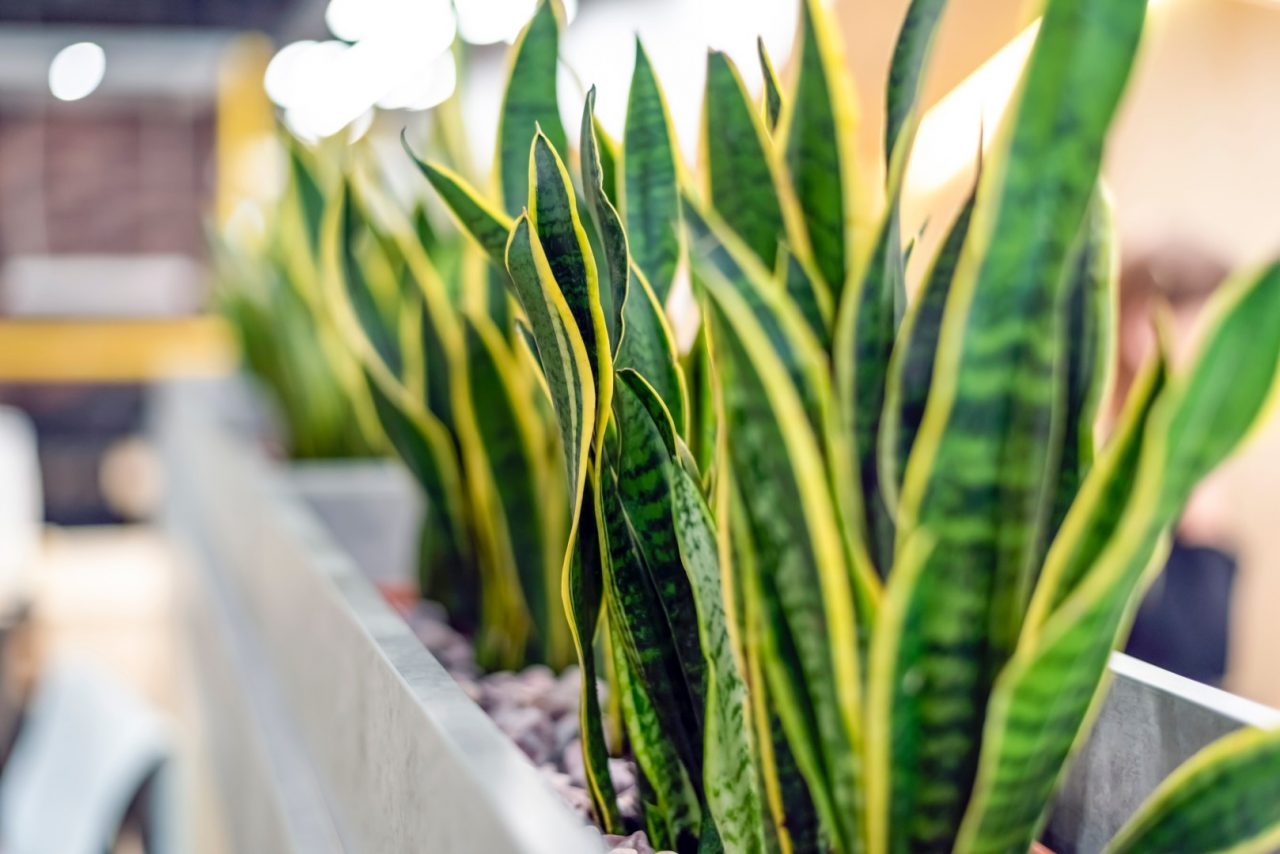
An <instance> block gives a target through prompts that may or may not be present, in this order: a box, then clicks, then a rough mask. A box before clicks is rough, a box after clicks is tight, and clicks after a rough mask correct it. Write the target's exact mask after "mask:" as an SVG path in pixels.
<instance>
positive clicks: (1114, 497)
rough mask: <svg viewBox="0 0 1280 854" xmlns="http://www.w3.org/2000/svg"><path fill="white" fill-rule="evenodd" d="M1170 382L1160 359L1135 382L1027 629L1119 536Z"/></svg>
mask: <svg viewBox="0 0 1280 854" xmlns="http://www.w3.org/2000/svg"><path fill="white" fill-rule="evenodd" d="M1167 379H1168V365H1167V364H1166V363H1165V361H1164V359H1163V358H1157V359H1155V360H1153V361H1152V362H1151V363H1150V364H1149V365H1147V366H1146V368H1144V370H1143V372H1142V374H1141V375H1140V376H1139V377H1138V379H1137V380H1136V381H1135V382H1134V385H1133V389H1132V390H1131V391H1130V393H1129V399H1128V400H1127V401H1126V402H1125V409H1124V412H1123V414H1122V415H1121V418H1120V421H1119V424H1118V425H1117V427H1116V428H1115V430H1114V432H1113V435H1112V437H1111V441H1110V442H1109V443H1108V445H1107V448H1106V450H1105V451H1104V453H1103V455H1102V458H1101V459H1100V460H1099V461H1098V465H1097V466H1095V467H1094V468H1093V469H1092V470H1091V471H1090V472H1089V475H1088V477H1087V478H1086V479H1085V481H1084V484H1083V485H1082V487H1081V490H1080V493H1079V495H1078V496H1077V499H1076V500H1075V501H1074V502H1073V503H1072V506H1071V510H1070V512H1068V514H1067V517H1066V520H1065V521H1064V523H1063V526H1062V528H1061V529H1060V530H1059V532H1058V535H1057V536H1056V537H1055V538H1054V541H1053V543H1052V545H1051V546H1050V548H1049V553H1048V555H1047V556H1046V558H1045V564H1044V568H1043V570H1042V571H1041V573H1040V580H1039V581H1038V582H1037V584H1036V590H1035V593H1034V594H1033V595H1032V597H1031V604H1030V605H1029V606H1028V608H1027V618H1026V622H1025V623H1024V625H1025V627H1026V630H1027V631H1035V630H1037V629H1038V627H1039V626H1041V625H1043V624H1044V621H1045V620H1047V619H1048V617H1049V615H1050V614H1051V613H1053V611H1055V610H1056V609H1057V608H1058V606H1059V605H1061V604H1062V603H1063V601H1065V600H1066V598H1067V597H1068V596H1070V595H1071V594H1072V593H1074V592H1075V590H1076V589H1077V588H1078V587H1079V585H1080V581H1081V580H1082V579H1083V578H1084V577H1085V576H1086V575H1087V574H1088V573H1089V571H1090V570H1091V569H1092V568H1093V566H1094V564H1095V563H1096V562H1097V561H1098V558H1099V557H1100V556H1101V555H1102V553H1103V551H1104V550H1105V549H1106V547H1107V545H1108V544H1109V543H1110V542H1111V539H1112V538H1113V537H1114V536H1115V533H1116V530H1117V528H1118V527H1119V525H1120V521H1121V519H1122V518H1123V515H1124V509H1125V507H1126V506H1128V504H1129V502H1130V500H1131V498H1132V495H1133V485H1134V481H1135V480H1136V478H1137V476H1138V463H1139V461H1140V459H1141V456H1142V441H1143V437H1144V436H1145V435H1146V430H1147V425H1148V423H1149V422H1150V419H1151V411H1152V407H1153V406H1154V405H1155V402H1156V401H1157V400H1158V399H1159V396H1160V394H1161V392H1162V391H1163V390H1164V387H1165V383H1166V381H1167Z"/></svg>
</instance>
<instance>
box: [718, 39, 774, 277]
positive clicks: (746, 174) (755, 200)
mask: <svg viewBox="0 0 1280 854" xmlns="http://www.w3.org/2000/svg"><path fill="white" fill-rule="evenodd" d="M702 161H703V163H704V164H705V165H706V171H707V187H708V198H709V199H710V202H711V206H712V207H714V208H715V209H716V210H717V211H718V212H719V213H720V215H721V216H722V217H723V218H724V220H725V222H727V223H728V224H729V226H730V228H732V229H733V230H734V231H735V232H737V234H738V236H739V237H741V238H742V240H743V242H744V243H746V245H747V246H748V247H750V249H751V251H752V252H754V253H755V254H756V256H757V257H758V258H759V259H760V261H761V262H762V263H763V264H764V266H765V267H766V268H767V269H773V267H774V265H775V264H776V263H777V260H778V241H779V239H781V238H782V237H783V236H784V235H785V234H786V226H785V221H784V219H783V210H782V202H781V201H780V200H779V198H778V181H777V175H776V167H775V164H774V163H773V161H772V158H771V155H770V149H769V143H768V142H767V141H766V139H765V133H764V128H763V126H762V125H761V124H760V117H759V116H757V115H756V111H755V108H754V107H753V106H752V105H751V100H750V98H749V97H748V95H747V90H746V87H745V86H744V85H743V83H742V77H741V76H740V75H739V74H738V69H737V67H735V66H734V64H733V61H732V60H731V59H729V57H728V56H726V55H725V54H724V53H721V52H720V51H711V52H710V53H708V54H707V90H706V94H705V96H704V100H703V116H702Z"/></svg>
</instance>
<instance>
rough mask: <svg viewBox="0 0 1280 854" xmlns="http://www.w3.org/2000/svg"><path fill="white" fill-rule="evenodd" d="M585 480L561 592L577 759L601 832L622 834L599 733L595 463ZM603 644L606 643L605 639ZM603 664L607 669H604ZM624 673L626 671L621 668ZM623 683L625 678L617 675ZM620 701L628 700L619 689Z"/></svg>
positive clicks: (599, 534) (604, 557) (599, 530)
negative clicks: (577, 678) (573, 664)
mask: <svg viewBox="0 0 1280 854" xmlns="http://www.w3.org/2000/svg"><path fill="white" fill-rule="evenodd" d="M593 469H594V470H593V471H592V473H591V476H590V477H588V478H587V479H586V483H585V486H584V491H583V496H582V509H581V512H580V515H579V519H578V520H577V523H578V524H577V531H576V532H572V533H574V534H575V536H576V539H575V540H574V541H573V551H572V552H571V554H570V556H569V560H568V564H567V567H566V570H565V572H564V585H563V588H562V596H563V598H564V607H565V614H566V615H567V616H568V619H569V633H570V635H571V636H572V637H573V643H574V647H575V649H576V650H577V653H578V667H579V669H580V671H581V673H582V693H581V695H580V696H579V699H578V725H579V728H580V730H581V732H582V763H583V771H584V773H585V776H586V782H587V792H588V794H590V796H591V807H592V810H593V811H594V812H595V817H596V822H597V824H599V825H600V829H601V830H603V831H604V832H606V833H622V832H623V831H622V816H621V814H620V813H619V811H618V796H617V793H616V792H615V790H614V786H613V778H612V777H610V776H609V750H608V746H607V744H606V742H605V736H604V716H603V715H602V714H601V710H600V695H599V692H598V691H597V688H596V678H597V674H598V673H600V672H602V670H600V669H598V668H597V666H596V643H595V638H596V631H597V628H598V627H599V624H600V623H601V622H602V620H601V606H602V603H603V601H604V600H603V596H604V584H605V580H604V572H605V564H606V562H607V561H608V559H609V558H608V554H607V553H606V552H605V551H604V549H606V548H607V547H608V546H607V541H606V539H605V531H604V525H605V521H604V507H603V504H602V503H601V495H600V477H599V468H598V467H593ZM606 645H608V644H606ZM605 669H607V668H605ZM623 675H624V676H625V671H624V672H623ZM617 681H623V682H625V678H624V679H622V680H617ZM622 702H623V704H625V703H627V702H629V700H628V696H627V694H626V693H624V695H623V697H622Z"/></svg>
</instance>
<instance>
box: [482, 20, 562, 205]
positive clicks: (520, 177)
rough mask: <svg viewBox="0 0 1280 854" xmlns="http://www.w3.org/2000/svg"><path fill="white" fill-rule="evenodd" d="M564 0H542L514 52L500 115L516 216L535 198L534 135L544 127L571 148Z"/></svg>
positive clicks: (505, 186)
mask: <svg viewBox="0 0 1280 854" xmlns="http://www.w3.org/2000/svg"><path fill="white" fill-rule="evenodd" d="M557 3H558V0H539V3H538V10H537V11H536V12H534V15H533V18H532V19H531V20H530V21H529V23H528V24H526V25H525V28H524V29H523V30H522V31H521V32H520V37H519V38H518V39H517V40H516V44H515V47H514V48H512V51H511V56H512V60H511V69H510V71H509V72H508V74H507V89H506V92H505V93H504V94H503V97H502V112H501V113H500V115H499V118H498V153H497V158H498V166H497V173H498V174H497V178H498V186H499V189H500V195H501V198H502V207H503V208H504V209H505V210H506V212H507V214H509V215H510V216H516V215H518V214H519V213H520V211H521V209H523V208H524V206H525V205H526V204H527V200H528V197H529V140H530V139H532V138H533V135H534V132H535V131H536V130H537V129H538V128H541V129H542V132H543V133H544V134H546V136H547V138H548V140H549V141H550V143H551V145H552V146H554V147H555V148H556V149H557V150H559V151H568V148H567V146H566V143H567V137H566V136H565V132H564V125H563V124H562V123H561V121H560V105H559V101H558V100H557V99H558V97H559V96H558V94H557V88H556V73H557V70H558V62H559V52H560V22H559V19H558V16H557V14H556V6H557Z"/></svg>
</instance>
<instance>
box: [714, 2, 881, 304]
mask: <svg viewBox="0 0 1280 854" xmlns="http://www.w3.org/2000/svg"><path fill="white" fill-rule="evenodd" d="M799 26H800V30H799V33H800V35H799V41H798V44H799V55H798V56H797V57H796V58H795V60H794V61H795V63H796V67H797V74H796V83H795V88H794V90H793V91H792V93H791V97H790V98H789V99H788V100H787V109H786V111H785V112H784V114H783V117H782V131H781V134H780V135H781V137H782V139H783V140H784V143H783V147H784V152H785V157H786V163H787V169H788V171H789V172H790V174H791V182H792V186H793V187H794V188H795V196H796V199H797V200H798V201H799V205H800V209H801V211H802V212H803V216H804V223H805V226H806V228H807V231H808V235H809V245H810V246H811V247H812V252H813V259H814V264H815V266H816V267H817V269H818V271H819V272H820V273H821V274H822V277H823V280H824V281H825V282H826V284H827V287H828V289H829V290H830V291H831V293H833V294H834V295H835V296H836V298H837V300H838V299H839V297H840V294H841V293H842V292H843V290H844V286H845V279H846V278H847V277H848V275H849V270H850V268H851V266H852V261H853V258H852V252H853V225H854V186H855V184H854V181H855V174H854V173H855V169H856V163H855V156H854V144H855V134H856V124H857V105H856V103H855V100H854V96H853V93H852V91H851V89H850V84H849V76H848V72H847V71H846V70H845V62H844V57H843V55H842V51H841V49H840V44H839V41H838V39H837V36H836V33H835V25H834V24H833V23H832V21H831V19H830V13H829V12H828V11H827V9H826V7H825V6H824V4H823V2H822V0H803V2H802V3H801V4H800V25H799ZM716 206H717V207H720V205H719V204H718V203H717V205H716ZM767 260H769V263H772V260H771V259H767Z"/></svg>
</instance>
